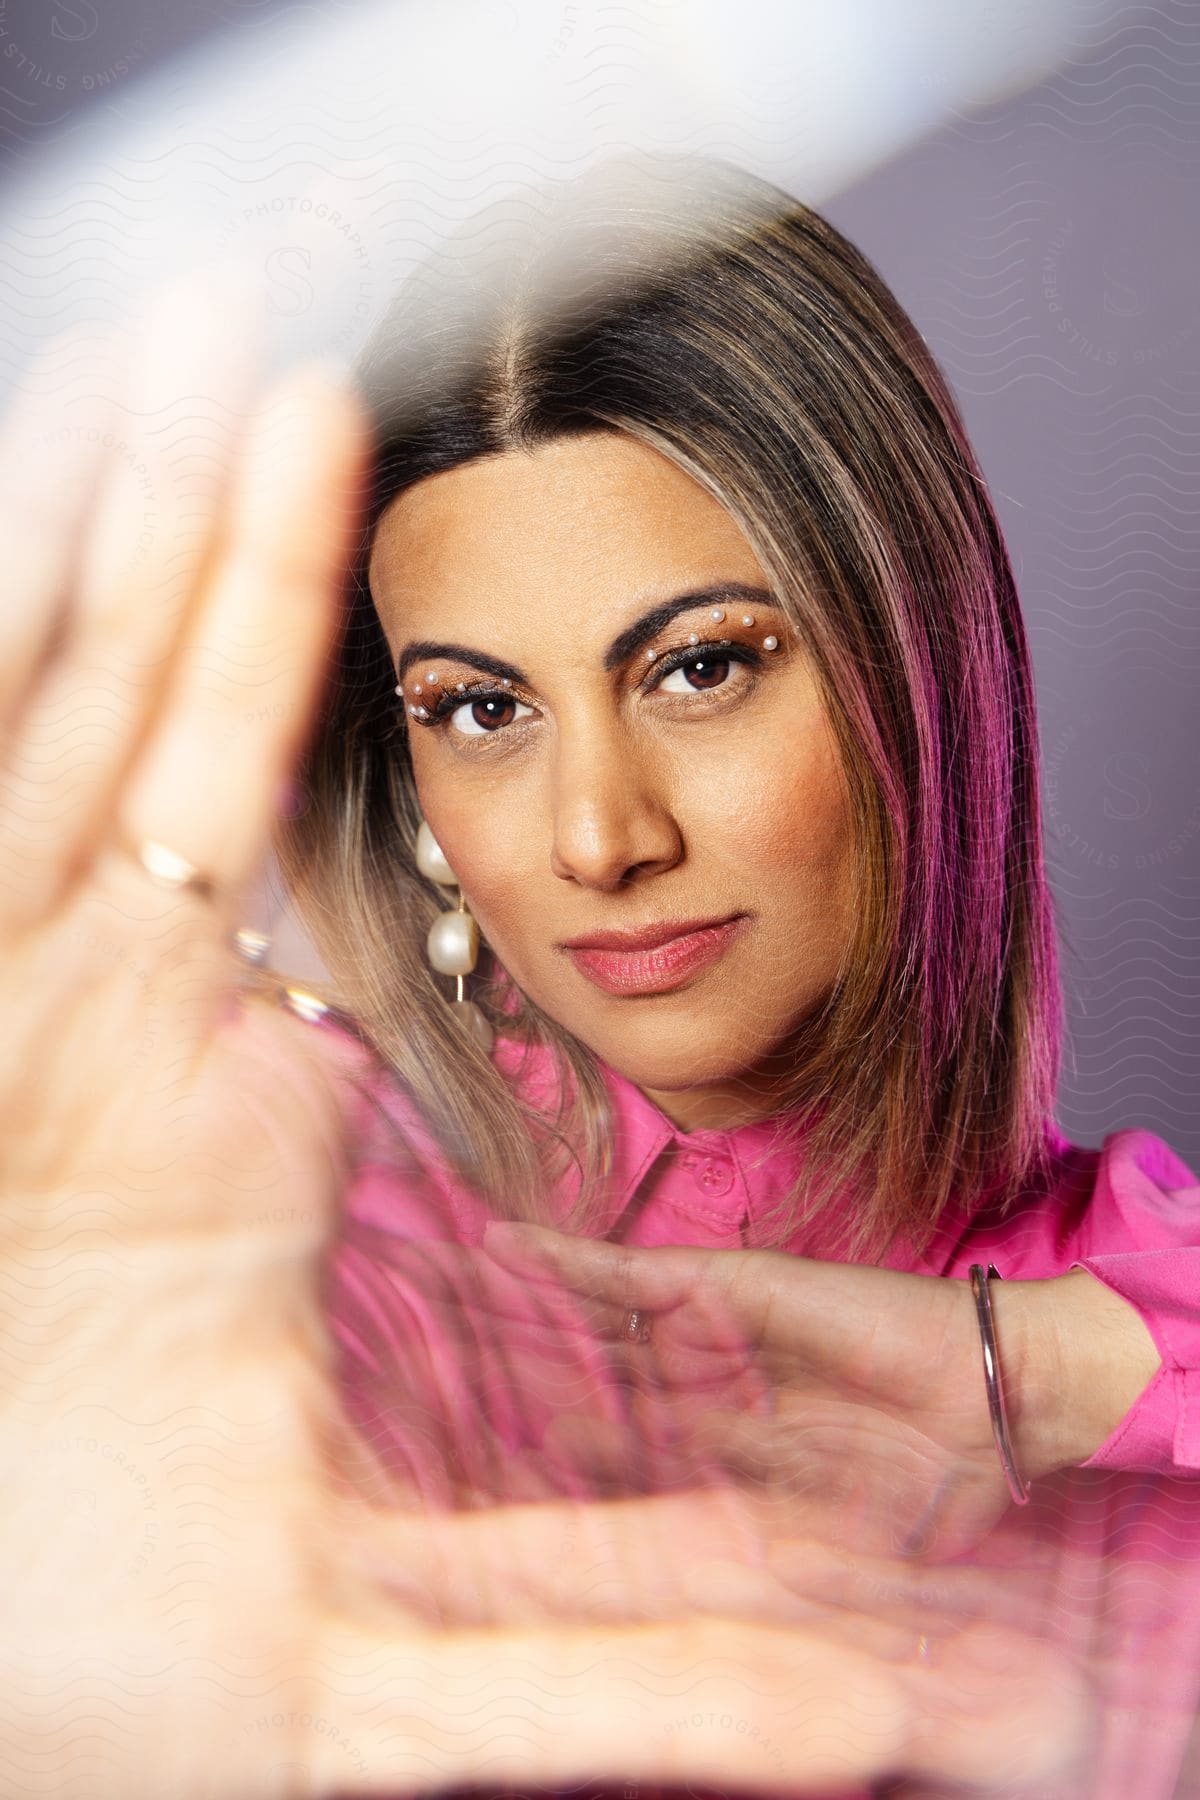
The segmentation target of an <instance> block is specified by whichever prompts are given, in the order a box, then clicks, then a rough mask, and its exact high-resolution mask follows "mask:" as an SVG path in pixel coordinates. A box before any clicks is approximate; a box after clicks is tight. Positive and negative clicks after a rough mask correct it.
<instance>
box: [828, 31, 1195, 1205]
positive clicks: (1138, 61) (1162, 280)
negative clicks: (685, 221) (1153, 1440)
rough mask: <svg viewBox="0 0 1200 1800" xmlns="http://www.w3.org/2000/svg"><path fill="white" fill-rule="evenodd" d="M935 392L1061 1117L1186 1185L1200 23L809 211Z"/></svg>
mask: <svg viewBox="0 0 1200 1800" xmlns="http://www.w3.org/2000/svg"><path fill="white" fill-rule="evenodd" d="M825 210H826V211H827V212H828V214H829V216H830V217H831V218H832V219H833V220H834V222H835V223H836V224H837V225H838V226H839V227H840V228H841V229H842V230H844V231H845V232H846V233H847V234H848V235H849V236H850V237H852V238H853V239H854V240H855V241H856V242H857V243H858V244H860V245H861V247H862V248H863V249H864V250H865V251H866V253H867V254H868V255H869V256H870V257H871V258H872V260H873V261H874V262H875V263H876V264H877V265H878V267H879V268H880V269H881V271H882V272H883V274H884V275H885V276H886V277H887V279H888V280H889V282H890V283H891V284H892V286H893V287H894V288H895V290H896V292H897V293H898V295H899V298H900V299H901V300H902V301H903V302H904V304H905V305H906V306H907V307H908V309H909V311H910V312H911V313H912V315H913V316H914V318H915V319H916V321H917V323H918V325H919V326H920V328H921V330H922V332H923V333H924V335H925V338H926V340H927V342H928V343H929V345H930V348H931V349H932V350H933V352H934V354H935V356H936V357H937V358H938V360H939V362H940V364H941V366H942V368H943V369H944V370H945V372H946V374H947V375H948V377H949V378H950V381H951V383H952V384H953V387H954V390H955V392H956V394H957V396H958V399H959V401H960V404H961V406H962V408H963V412H964V414H965V418H966V422H967V428H968V431H969V432H970V434H971V436H972V438H973V441H974V443H975V445H976V448H977V450H978V452H979V455H980V459H981V461H982V464H983V468H984V471H985V473H986V475H987V477H988V480H989V484H990V486H991V488H992V491H993V494H994V496H995V499H996V502H997V505H998V508H999V512H1000V516H1001V520H1002V523H1003V526H1004V529H1005V532H1006V535H1007V538H1008V543H1009V547H1010V549H1011V551H1012V554H1013V558H1014V561H1015V565H1016V570H1017V579H1018V584H1019V589H1020V593H1021V599H1022V605H1023V608H1024V613H1025V619H1026V624H1027V628H1028V631H1029V636H1030V640H1031V643H1032V649H1033V655H1034V662H1035V671H1036V678H1037V693H1038V713H1039V722H1040V730H1041V738H1042V772H1043V773H1042V780H1043V804H1044V808H1045V841H1046V854H1047V859H1048V866H1049V869H1050V874H1051V880H1052V883H1053V886H1054V890H1055V894H1056V897H1057V900H1058V906H1059V912H1060V919H1061V939H1062V952H1063V970H1064V979H1065V984H1066V987H1067V993H1068V1014H1069V1031H1070V1042H1069V1046H1068V1058H1067V1065H1066V1067H1065V1069H1064V1073H1063V1079H1062V1082H1061V1085H1060V1090H1059V1108H1058V1112H1059V1118H1060V1121H1061V1122H1062V1124H1063V1127H1064V1129H1065V1130H1066V1131H1067V1132H1068V1133H1069V1134H1070V1135H1071V1136H1073V1137H1075V1138H1076V1139H1077V1140H1078V1141H1080V1142H1083V1143H1099V1142H1100V1140H1101V1138H1102V1137H1103V1136H1104V1134H1105V1132H1107V1131H1112V1130H1116V1129H1118V1128H1120V1127H1123V1126H1133V1125H1143V1126H1146V1127H1147V1128H1149V1129H1151V1130H1154V1131H1157V1132H1159V1133H1160V1134H1161V1135H1162V1136H1164V1137H1165V1138H1166V1139H1167V1140H1168V1142H1169V1143H1171V1144H1172V1146H1173V1147H1174V1148H1175V1149H1176V1150H1177V1151H1178V1152H1179V1154H1180V1155H1181V1156H1183V1158H1184V1159H1185V1161H1187V1162H1188V1163H1189V1164H1190V1166H1191V1167H1192V1168H1193V1169H1195V1170H1196V1171H1197V1172H1198V1173H1200V723H1198V720H1200V707H1198V704H1197V692H1198V683H1200V508H1198V507H1197V477H1198V475H1200V9H1197V8H1196V7H1194V6H1191V7H1189V6H1186V5H1184V4H1178V5H1167V6H1157V7H1154V8H1153V9H1150V8H1138V9H1136V11H1135V10H1131V11H1130V13H1129V15H1128V16H1127V18H1126V19H1125V20H1124V21H1123V23H1122V24H1121V26H1120V27H1119V28H1118V29H1117V30H1116V31H1114V32H1113V34H1112V35H1111V36H1110V38H1109V39H1108V41H1107V42H1106V43H1105V44H1103V45H1102V46H1101V47H1100V48H1099V49H1098V50H1097V51H1096V52H1095V53H1093V54H1092V55H1091V56H1089V57H1088V59H1087V60H1086V61H1080V62H1076V63H1073V64H1071V65H1070V66H1068V67H1066V68H1064V69H1063V70H1061V71H1060V72H1059V73H1058V75H1056V76H1055V77H1054V78H1053V79H1052V80H1050V81H1048V82H1047V83H1045V84H1044V85H1043V86H1041V87H1039V88H1038V89H1036V90H1035V91H1033V92H1031V93H1029V94H1027V95H1025V96H1023V97H1022V98H1021V99H1019V100H1017V101H1015V102H1013V103H1011V104H1009V105H1007V106H1005V107H1003V108H1000V109H997V110H996V111H994V112H992V113H988V114H984V115H981V116H978V117H975V118H971V119H964V120H962V121H961V122H959V123H956V124H955V125H954V126H953V127H951V128H948V129H943V130H942V131H941V132H939V133H938V134H937V135H936V136H935V137H933V138H930V139H927V140H926V141H925V142H924V143H923V144H922V145H920V146H919V147H917V148H916V149H914V150H913V151H911V152H910V153H909V154H907V155H905V156H903V157H902V158H901V159H899V160H898V161H896V162H894V163H892V164H890V165H889V166H888V167H887V168H886V169H883V170H881V171H879V172H877V173H876V174H874V175H873V176H871V177H870V178H869V179H868V180H866V181H864V182H862V183H860V184H858V185H857V186H855V187H854V188H853V189H850V190H847V191H846V192H844V193H842V194H841V195H839V196H838V197H837V198H836V199H835V200H834V201H833V202H832V203H831V204H829V205H828V206H827V207H826V209H825Z"/></svg>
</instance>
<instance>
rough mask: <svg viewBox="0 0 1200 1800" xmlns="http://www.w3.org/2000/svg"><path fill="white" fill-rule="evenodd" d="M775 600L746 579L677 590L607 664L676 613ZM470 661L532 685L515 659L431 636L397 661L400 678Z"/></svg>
mask: <svg viewBox="0 0 1200 1800" xmlns="http://www.w3.org/2000/svg"><path fill="white" fill-rule="evenodd" d="M774 604H775V601H774V598H773V596H772V595H771V593H770V592H769V590H768V589H766V588H763V587H755V586H753V585H752V584H751V583H749V582H745V581H722V582H719V583H717V584H716V585H715V586H712V587H702V588H690V589H689V590H688V592H687V593H686V594H676V595H675V596H674V597H673V598H672V599H670V600H663V601H661V602H660V603H659V604H658V605H657V606H652V607H651V608H650V610H649V611H648V612H644V613H643V614H642V615H641V617H640V618H638V619H635V620H634V622H633V624H632V625H627V626H626V627H625V630H624V631H622V632H619V633H618V634H617V636H616V637H615V638H614V639H613V641H612V643H611V644H610V645H609V647H608V649H607V650H606V651H605V653H604V667H605V668H606V669H615V668H617V667H618V666H619V665H620V664H621V663H623V662H625V661H627V660H628V658H629V657H631V656H632V655H633V654H634V652H635V651H637V650H640V649H641V647H642V645H643V644H646V643H648V642H649V641H650V639H651V638H652V637H657V636H658V634H659V632H660V631H661V630H662V629H663V627H664V625H669V624H670V622H671V620H672V619H673V618H674V617H675V615H676V613H681V612H691V611H693V609H694V608H695V607H697V606H721V607H724V606H735V605H738V606H774ZM439 660H440V661H442V662H457V663H467V664H469V665H470V667H471V668H473V669H478V670H479V671H480V672H481V673H482V674H484V675H493V676H495V678H496V680H497V681H513V682H516V683H517V685H518V686H520V687H529V686H530V685H531V684H530V681H529V677H528V676H527V675H525V674H524V673H523V671H522V670H520V669H519V668H517V666H516V664H515V663H510V662H505V661H504V660H503V658H501V657H499V656H489V655H488V654H487V653H486V652H485V651H483V650H472V649H471V648H470V646H469V645H467V644H445V643H435V642H433V640H431V639H429V638H422V639H420V640H418V641H417V642H415V643H411V644H406V645H405V646H404V649H403V650H402V651H401V652H400V656H399V658H398V660H397V663H396V679H397V681H403V680H404V677H405V674H406V673H407V671H408V670H409V669H410V668H411V667H412V665H413V664H414V663H416V662H421V663H428V664H429V666H430V669H431V671H432V670H434V669H435V668H436V665H437V663H438V662H439Z"/></svg>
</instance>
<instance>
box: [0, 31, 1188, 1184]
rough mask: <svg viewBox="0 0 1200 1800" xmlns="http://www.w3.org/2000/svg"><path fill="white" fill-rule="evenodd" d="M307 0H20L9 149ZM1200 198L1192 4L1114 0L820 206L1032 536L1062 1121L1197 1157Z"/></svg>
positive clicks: (18, 153)
mask: <svg viewBox="0 0 1200 1800" xmlns="http://www.w3.org/2000/svg"><path fill="white" fill-rule="evenodd" d="M1022 3H1023V0H1006V6H1007V9H1008V11H1010V12H1011V11H1013V10H1014V9H1015V10H1017V11H1020V7H1021V4H1022ZM1024 3H1025V4H1032V3H1033V0H1024ZM304 10H305V11H307V9H304ZM352 10H353V0H324V4H323V7H322V12H323V13H324V14H325V15H326V16H328V17H329V18H330V19H331V20H333V19H335V18H336V17H337V16H338V15H339V14H343V13H348V12H350V11H352ZM982 10H983V11H984V12H987V11H988V0H984V4H983V7H982ZM292 11H293V8H292V6H291V5H289V4H285V3H283V0H247V3H246V4H241V5H239V4H236V3H235V0H214V4H213V5H211V6H205V7H203V8H202V7H200V6H196V5H180V4H168V5H161V4H158V5H156V4H153V3H152V0H103V4H100V3H97V4H92V3H91V0H0V172H3V171H8V172H10V173H16V172H18V171H20V170H23V169H25V168H27V167H28V166H29V164H30V163H31V161H36V158H37V153H38V150H39V148H41V147H44V146H48V145H50V144H56V143H61V142H62V141H63V140H64V139H67V140H69V139H70V138H71V137H72V135H73V134H74V133H75V131H76V130H77V129H78V128H79V126H80V125H81V124H83V123H86V122H87V120H88V119H89V118H90V117H92V116H93V115H94V114H95V112H96V111H97V110H104V111H116V112H117V113H122V112H129V113H131V114H132V113H133V112H134V111H135V110H136V96H137V80H138V76H139V74H141V73H143V72H144V71H146V70H148V69H150V68H151V67H153V66H155V65H156V64H157V63H160V62H161V61H162V60H163V59H164V58H165V57H167V56H169V55H175V56H177V57H182V58H184V59H186V57H187V49H188V45H189V44H190V43H193V42H199V41H200V39H201V38H206V37H208V36H209V35H210V34H211V33H212V32H214V31H220V30H236V29H237V28H238V27H239V25H253V26H255V27H261V26H262V24H263V23H264V21H268V20H270V19H271V18H272V17H274V16H278V18H279V19H280V20H282V19H283V18H285V17H286V16H287V14H288V13H289V12H292ZM258 41H259V42H261V38H260V39H259V40H258ZM1198 196H1200V10H1197V9H1196V8H1195V7H1194V6H1188V5H1185V4H1183V3H1182V0H1171V3H1167V4H1162V5H1154V6H1148V5H1130V6H1124V7H1119V6H1118V7H1117V8H1116V10H1114V13H1113V16H1112V18H1111V21H1110V28H1109V30H1108V33H1107V36H1106V37H1105V39H1104V41H1103V42H1102V43H1101V44H1100V45H1099V46H1098V47H1096V48H1095V49H1094V50H1092V51H1090V52H1088V53H1087V55H1086V56H1078V57H1076V58H1075V59H1074V60H1072V61H1071V62H1069V63H1068V64H1067V65H1066V66H1065V67H1064V68H1062V69H1061V70H1060V71H1059V72H1058V73H1057V74H1056V75H1055V76H1053V78H1051V79H1049V80H1047V81H1045V82H1044V83H1043V84H1042V85H1041V86H1039V87H1038V88H1036V89H1035V90H1033V91H1032V92H1029V93H1027V94H1025V95H1024V96H1023V97H1021V98H1020V99H1017V100H1014V101H1010V102H1006V103H1004V104H1003V105H1000V106H997V107H995V108H994V109H992V110H990V111H985V112H983V113H978V114H975V115H973V116H971V117H963V118H960V119H956V120H955V121H954V122H953V123H952V124H951V125H949V126H947V127H945V128H943V129H942V130H940V131H939V132H938V133H937V134H936V135H935V136H933V137H930V138H928V139H926V140H925V141H924V142H923V143H922V144H920V145H919V146H918V147H917V148H915V149H913V150H911V151H909V152H908V153H906V154H904V155H903V156H902V157H900V158H899V159H897V160H896V161H894V162H892V163H890V164H889V165H888V166H886V167H885V168H883V169H881V170H878V171H876V172H875V173H873V174H872V175H870V176H869V177H868V178H866V179H864V180H863V181H861V182H859V183H857V184H856V185H855V186H853V187H851V188H847V189H845V190H843V191H842V192H841V193H839V194H838V195H836V196H835V197H834V198H833V199H832V200H829V201H826V202H825V203H824V210H825V211H826V212H827V213H828V214H829V216H830V217H831V218H832V219H833V220H834V221H835V222H836V223H837V224H838V225H839V226H840V227H841V228H842V229H843V230H844V231H846V232H847V234H848V235H849V236H850V237H852V238H853V239H854V240H855V241H856V242H857V243H858V244H860V245H861V247H862V248H863V249H864V250H865V251H866V253H867V254H868V255H869V256H870V257H871V258H872V259H873V260H874V261H875V262H876V263H877V265H878V266H879V268H880V269H881V271H882V273H883V274H884V275H885V277H886V278H887V279H888V281H889V282H890V283H891V284H892V286H893V287H894V288H895V289H896V291H897V293H898V294H899V296H900V298H901V300H902V301H903V302H904V304H905V305H906V306H907V307H908V309H909V311H910V312H911V313H912V315H913V316H914V318H915V319H916V321H917V323H918V325H919V326H920V328H921V329H922V331H923V332H924V334H925V336H926V338H927V340H928V342H929V344H930V346H931V348H932V349H933V351H934V353H935V355H936V356H937V357H938V359H939V361H940V363H941V365H942V367H943V368H944V370H945V371H946V373H947V375H948V377H949V378H950V381H951V383H952V384H953V386H954V388H955V391H956V392H957V395H958V397H959V400H960V403H961V405H962V408H963V411H964V413H965V416H966V420H967V425H968V429H969V430H970V432H971V434H972V436H973V438H974V441H975V443H976V446H977V448H978V450H979V453H980V456H981V459H982V462H983V466H984V469H985V472H986V473H987V475H988V478H989V481H990V483H991V486H992V488H993V492H994V494H995V497H996V500H997V504H998V507H999V511H1000V514H1001V518H1002V520H1003V523H1004V526H1005V530H1006V532H1007V535H1008V540H1009V544H1010V548H1011V550H1012V553H1013V557H1014V561H1015V564H1016V568H1017V573H1018V580H1019V584H1020V591H1021V595H1022V600H1023V605H1024V609H1025V616H1026V620H1027V623H1028V628H1029V633H1030V637H1031V640H1032V645H1033V652H1034V658H1035V665H1036V674H1037V687H1038V699H1039V715H1040V725H1041V734H1042V750H1043V783H1044V800H1045V815H1046V847H1047V855H1048V859H1049V864H1050V870H1051V876H1052V880H1053V885H1054V888H1055V892H1056V894H1057V897H1058V902H1059V909H1060V919H1061V927H1062V949H1063V962H1064V974H1065V978H1066V985H1067V990H1068V1001H1069V1027H1070V1045H1069V1054H1068V1062H1067V1067H1066V1069H1065V1071H1064V1076H1063V1081H1062V1085H1061V1090H1060V1104H1059V1117H1060V1120H1061V1122H1062V1124H1063V1126H1064V1128H1065V1129H1066V1130H1067V1131H1068V1132H1069V1134H1070V1135H1071V1136H1072V1137H1074V1138H1076V1139H1077V1140H1078V1141H1081V1142H1084V1143H1099V1141H1100V1140H1101V1138H1102V1137H1103V1136H1104V1134H1105V1133H1106V1132H1108V1131H1111V1130H1115V1129H1117V1128H1119V1127H1122V1126H1132V1125H1143V1126H1146V1127H1148V1128H1150V1129H1152V1130H1154V1131H1157V1132H1159V1133H1161V1135H1162V1136H1164V1137H1165V1138H1166V1139H1167V1140H1168V1141H1169V1142H1170V1143H1171V1144H1172V1145H1173V1146H1174V1147H1175V1148H1176V1149H1177V1150H1178V1151H1179V1153H1180V1154H1181V1155H1182V1156H1183V1157H1184V1158H1185V1160H1187V1161H1188V1162H1189V1163H1190V1164H1191V1165H1192V1167H1193V1168H1195V1169H1196V1170H1197V1171H1200V1106H1198V1105H1197V1096H1198V1094H1200V755H1198V745H1197V737H1198V732H1197V706H1196V700H1195V692H1196V685H1197V677H1198V675H1200V523H1198V520H1197V508H1196V488H1197V473H1198V471H1200V251H1198V241H1200V229H1198V227H1200V218H1198V212H1200V201H1198ZM279 961H280V962H281V964H282V966H284V967H288V968H295V967H296V963H295V961H294V959H293V958H292V957H290V956H288V955H281V956H280V957H279Z"/></svg>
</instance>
